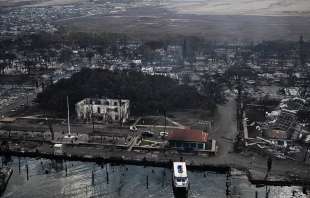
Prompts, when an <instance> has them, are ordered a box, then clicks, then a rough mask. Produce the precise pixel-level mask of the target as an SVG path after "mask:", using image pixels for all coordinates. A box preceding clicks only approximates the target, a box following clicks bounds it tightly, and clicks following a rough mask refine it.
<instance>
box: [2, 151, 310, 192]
mask: <svg viewBox="0 0 310 198" xmlns="http://www.w3.org/2000/svg"><path fill="white" fill-rule="evenodd" d="M0 154H1V156H7V157H12V156H15V157H30V158H45V159H51V160H61V161H62V160H65V161H81V162H95V163H97V164H98V165H100V164H105V163H111V164H113V165H122V164H124V165H125V164H126V165H136V166H151V167H163V168H171V164H172V162H173V161H174V160H160V161H157V160H152V159H147V158H146V155H145V156H144V158H142V159H134V158H128V157H127V158H126V157H124V156H122V157H119V156H111V157H108V158H105V157H95V156H82V155H80V156H79V155H54V154H51V153H40V152H29V151H28V152H17V151H6V152H3V151H1V152H0ZM180 156H181V155H180ZM210 158H211V159H212V157H210ZM185 161H186V160H185ZM186 162H187V161H186ZM187 167H188V169H189V170H191V171H201V172H203V171H212V172H216V173H220V174H231V171H232V170H237V171H241V172H243V173H245V175H246V176H247V179H248V181H249V182H250V183H251V184H253V185H256V186H266V185H268V186H302V187H309V186H310V175H309V176H308V178H295V179H293V178H282V179H277V180H274V179H273V180H270V179H261V178H259V177H257V176H256V175H255V174H253V173H252V172H251V170H249V169H248V168H247V167H245V166H241V165H238V164H234V163H232V164H225V163H224V164H209V163H204V164H192V163H187ZM254 171H257V170H254Z"/></svg>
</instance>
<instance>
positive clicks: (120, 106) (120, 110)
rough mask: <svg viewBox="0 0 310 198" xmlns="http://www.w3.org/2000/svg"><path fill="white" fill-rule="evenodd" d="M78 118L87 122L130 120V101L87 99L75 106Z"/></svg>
mask: <svg viewBox="0 0 310 198" xmlns="http://www.w3.org/2000/svg"><path fill="white" fill-rule="evenodd" d="M75 110H76V114H77V118H78V119H80V120H85V121H91V120H96V121H102V122H109V123H111V122H121V123H124V122H126V121H127V120H128V118H129V113H130V111H129V100H125V99H98V98H85V99H84V100H81V101H80V102H78V103H77V104H76V105H75Z"/></svg>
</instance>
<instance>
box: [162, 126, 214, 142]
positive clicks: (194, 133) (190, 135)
mask: <svg viewBox="0 0 310 198" xmlns="http://www.w3.org/2000/svg"><path fill="white" fill-rule="evenodd" d="M167 139H168V140H169V141H186V142H207V141H208V133H206V132H203V131H200V130H195V129H175V130H174V131H172V132H170V133H169V134H168V137H167Z"/></svg>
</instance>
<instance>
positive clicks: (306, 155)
mask: <svg viewBox="0 0 310 198" xmlns="http://www.w3.org/2000/svg"><path fill="white" fill-rule="evenodd" d="M309 149H310V142H307V149H306V153H305V157H304V162H306V160H307V157H308V152H309Z"/></svg>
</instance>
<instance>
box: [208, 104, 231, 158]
mask: <svg viewBox="0 0 310 198" xmlns="http://www.w3.org/2000/svg"><path fill="white" fill-rule="evenodd" d="M236 135H237V123H236V101H235V99H234V98H230V99H229V101H228V102H227V103H226V104H224V105H221V106H219V107H218V110H217V113H216V115H215V119H214V127H213V130H212V132H211V133H210V134H209V137H210V138H212V139H215V140H216V141H217V143H218V146H219V152H218V157H225V156H226V155H227V154H228V153H229V152H231V151H233V139H234V138H235V137H236Z"/></svg>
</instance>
